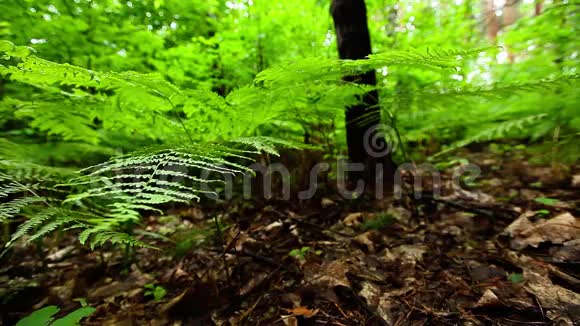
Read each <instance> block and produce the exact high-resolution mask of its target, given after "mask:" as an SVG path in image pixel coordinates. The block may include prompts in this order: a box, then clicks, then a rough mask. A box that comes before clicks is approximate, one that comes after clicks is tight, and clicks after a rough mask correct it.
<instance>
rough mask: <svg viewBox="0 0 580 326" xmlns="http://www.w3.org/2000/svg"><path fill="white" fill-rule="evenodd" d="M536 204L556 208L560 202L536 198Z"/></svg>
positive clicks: (552, 199)
mask: <svg viewBox="0 0 580 326" xmlns="http://www.w3.org/2000/svg"><path fill="white" fill-rule="evenodd" d="M534 201H535V202H536V203H540V204H544V205H548V206H556V205H558V204H560V201H559V200H557V199H554V198H546V197H538V198H536V199H534Z"/></svg>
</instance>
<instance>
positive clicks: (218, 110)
mask: <svg viewBox="0 0 580 326" xmlns="http://www.w3.org/2000/svg"><path fill="white" fill-rule="evenodd" d="M366 2H367V7H368V18H369V29H370V31H371V39H372V42H373V52H374V53H378V54H376V55H373V56H371V57H370V58H369V60H365V61H363V62H339V61H338V60H336V59H335V58H336V57H337V54H336V52H337V51H336V45H335V37H334V33H333V30H332V19H331V17H330V15H329V14H328V12H329V2H328V1H319V0H304V1H291V2H288V1H279V0H273V1H267V2H265V1H258V0H235V1H234V0H231V1H222V0H210V1H183V0H153V1H134V2H132V1H117V0H99V1H96V0H75V1H68V0H62V1H58V0H49V1H42V0H25V1H4V2H2V4H0V12H2V17H1V18H0V38H2V39H4V41H1V42H0V55H1V58H0V64H1V65H0V75H1V78H2V79H1V80H0V98H1V102H0V116H1V120H0V124H1V125H2V131H1V134H0V136H1V138H0V155H1V157H2V165H1V168H2V171H3V173H4V174H3V175H2V177H1V178H2V182H3V190H2V192H1V193H0V195H1V196H3V197H4V198H5V199H6V202H5V203H3V204H2V206H1V207H0V209H1V212H2V216H1V218H2V221H9V220H11V219H14V218H15V217H16V216H20V215H22V214H24V215H26V216H28V217H29V219H28V220H27V222H26V223H25V224H24V225H23V226H22V227H21V228H20V230H19V231H18V232H16V233H15V234H14V236H13V237H12V240H15V239H16V238H18V237H20V236H22V235H24V234H26V233H31V230H33V229H36V233H33V234H36V236H34V237H33V239H34V238H35V237H39V236H42V235H44V234H46V233H48V232H50V231H52V230H55V229H58V228H63V227H68V228H81V229H83V230H84V231H83V233H81V241H83V242H84V241H86V240H88V239H89V238H91V237H94V238H91V239H92V242H93V243H94V244H96V245H99V244H102V243H104V242H105V241H113V242H120V243H133V242H132V241H133V240H131V238H128V237H126V236H125V235H124V233H122V232H121V233H119V232H118V231H119V228H121V226H123V227H125V226H126V225H127V223H129V224H130V223H137V222H138V221H139V216H140V214H141V211H142V210H155V209H156V208H155V207H153V206H155V205H158V204H163V203H167V202H175V201H189V200H194V199H196V198H197V197H198V195H196V193H197V192H198V191H200V187H199V185H197V186H192V184H188V183H187V181H184V180H190V181H192V182H199V180H196V179H195V178H194V177H192V175H195V173H197V172H199V171H202V170H210V171H214V172H221V173H224V172H225V173H234V174H235V173H240V172H243V171H245V170H244V163H243V162H247V160H248V159H251V158H252V157H253V156H252V155H253V153H255V152H256V151H258V152H260V151H266V152H268V153H271V154H275V153H276V152H275V150H274V147H275V145H277V144H278V145H279V144H281V143H283V144H284V145H292V146H295V145H297V144H298V143H303V142H304V140H307V142H308V143H309V144H308V145H315V146H318V147H322V148H324V149H325V150H326V151H327V152H329V153H330V154H340V153H344V151H345V135H344V116H343V108H344V107H345V106H346V105H348V104H352V103H354V102H355V101H356V99H357V97H356V95H358V94H361V93H363V92H365V91H368V88H364V87H360V86H356V85H350V84H348V83H344V82H343V81H342V80H341V75H342V74H344V73H346V72H349V71H353V70H365V69H367V70H368V69H376V70H377V75H378V77H379V78H378V81H379V83H378V86H377V88H378V90H379V92H380V95H381V107H382V109H383V110H384V112H385V114H384V115H383V116H384V118H385V122H386V123H389V124H391V123H395V124H396V126H397V128H398V130H399V132H400V134H401V136H402V141H403V143H404V145H405V147H406V148H410V149H411V150H409V151H407V152H408V153H409V154H410V155H411V157H412V158H413V159H417V160H423V159H429V158H430V159H438V157H441V156H440V155H441V154H443V153H450V152H451V153H452V151H453V150H454V149H456V148H458V147H463V146H466V145H469V144H471V143H474V142H480V141H488V140H499V139H519V140H522V141H525V142H527V143H529V144H533V145H534V146H537V147H538V148H543V147H544V148H546V147H547V148H549V149H550V153H551V155H550V157H548V158H547V159H548V160H551V161H552V162H555V161H558V162H560V161H562V162H574V161H576V160H577V159H578V153H580V151H579V148H578V146H579V145H578V142H577V141H576V139H577V137H578V133H579V132H580V120H579V119H580V117H579V116H578V114H577V108H578V107H579V104H580V103H579V102H580V99H579V97H578V95H577V93H576V92H575V88H576V87H577V81H578V77H577V76H578V75H577V74H578V71H577V69H578V51H579V47H578V41H577V37H576V35H578V26H579V24H578V14H577V11H578V5H577V4H574V3H571V2H563V1H558V0H553V1H541V0H539V1H538V0H536V1H529V0H521V1H508V2H505V1H497V0H496V1H492V0H484V1H474V0H456V1H434V0H429V1H428V0H418V1H410V0H409V1H406V0H367V1H366ZM264 136H266V137H267V138H264ZM282 139H283V140H284V141H281V140H282ZM542 146H543V147H542ZM135 151H137V152H135ZM128 153H131V154H128ZM396 154H397V155H399V158H400V159H403V157H402V155H401V152H398V153H396ZM438 155H439V156H438ZM103 162H105V163H103ZM178 166H186V167H187V168H188V171H187V172H179V171H181V170H179V169H177V170H175V169H172V167H178ZM83 168H86V169H85V170H82V171H81V173H80V175H79V174H78V173H77V172H76V171H77V170H79V169H83ZM162 171H163V172H162ZM168 171H171V172H168ZM192 171H195V173H192ZM113 172H114V173H113ZM168 175H170V176H171V177H175V178H177V177H178V178H179V182H177V181H172V180H174V179H171V180H169V181H167V180H168V179H167V176H168ZM160 176H165V177H164V178H165V179H164V178H163V177H160ZM79 178H80V179H79ZM122 179H130V180H131V181H127V180H122ZM143 180H146V181H143ZM175 180H176V179H175ZM213 181H216V182H218V180H211V182H213ZM94 183H99V184H100V186H98V187H95V186H94ZM113 183H115V186H114V187H113V186H112V184H113ZM119 183H120V185H119ZM87 184H91V185H92V186H91V187H88V186H87ZM113 188H114V189H113ZM111 192H114V195H115V196H113V197H109V198H103V197H104V196H102V194H111ZM99 194H101V196H99ZM151 205H153V206H151ZM12 240H11V241H12ZM7 241H8V240H7ZM11 241H8V242H11Z"/></svg>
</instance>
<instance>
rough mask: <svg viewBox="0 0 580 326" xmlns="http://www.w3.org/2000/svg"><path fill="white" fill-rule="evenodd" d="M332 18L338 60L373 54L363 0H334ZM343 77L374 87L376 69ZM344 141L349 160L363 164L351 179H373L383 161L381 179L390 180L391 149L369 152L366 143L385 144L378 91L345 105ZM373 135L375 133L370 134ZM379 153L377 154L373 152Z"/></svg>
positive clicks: (355, 58)
mask: <svg viewBox="0 0 580 326" xmlns="http://www.w3.org/2000/svg"><path fill="white" fill-rule="evenodd" d="M331 12H332V18H333V20H334V27H335V30H336V40H337V45H338V54H339V57H340V59H348V60H357V59H365V58H366V57H367V56H368V55H370V54H371V53H372V50H371V39H370V35H369V29H368V24H367V10H366V5H365V2H364V0H334V1H333V2H332V7H331ZM344 80H345V81H347V82H352V83H356V84H361V85H370V86H376V84H377V79H376V75H375V71H374V70H371V71H368V72H365V73H362V74H358V75H350V76H345V77H344ZM345 117H346V121H345V122H346V140H347V147H348V155H349V160H350V162H351V163H363V164H365V167H366V169H365V170H366V172H364V171H363V172H361V171H352V172H351V174H350V179H351V181H356V180H358V179H361V177H363V178H364V179H366V180H367V181H371V180H374V179H375V177H376V176H377V173H380V172H381V171H375V167H376V164H373V163H383V164H384V168H385V170H384V172H383V173H384V174H383V175H384V179H385V180H387V181H388V180H391V179H392V176H393V175H394V171H395V164H394V163H393V160H392V157H391V153H390V151H388V150H386V151H383V152H380V153H378V152H375V151H374V150H373V151H372V153H369V150H368V149H369V148H368V147H369V145H371V144H370V143H369V141H370V139H371V138H372V141H373V142H376V143H375V144H379V146H384V147H385V148H386V147H388V146H387V144H386V143H385V142H386V140H385V138H384V136H383V135H382V134H380V130H379V128H377V127H378V124H379V123H380V121H381V109H380V105H379V94H378V92H377V91H376V90H371V91H369V92H367V93H365V94H364V95H363V96H362V99H361V101H360V103H359V104H356V105H352V106H349V107H347V108H346V114H345ZM371 134H374V135H371ZM375 154H378V155H375Z"/></svg>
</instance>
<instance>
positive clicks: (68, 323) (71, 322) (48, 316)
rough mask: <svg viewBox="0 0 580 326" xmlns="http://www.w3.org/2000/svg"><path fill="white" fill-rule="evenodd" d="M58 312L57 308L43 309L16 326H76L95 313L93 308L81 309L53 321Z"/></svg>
mask: <svg viewBox="0 0 580 326" xmlns="http://www.w3.org/2000/svg"><path fill="white" fill-rule="evenodd" d="M59 311H60V308H59V307H57V306H48V307H44V308H42V309H39V310H36V311H35V312H33V313H31V314H30V315H28V316H27V317H25V318H23V319H21V320H20V321H19V322H18V323H17V324H16V326H43V325H46V326H76V325H79V322H80V321H81V319H83V318H85V317H87V316H89V315H90V314H92V313H93V312H95V308H92V307H82V308H79V309H77V310H75V311H73V312H71V313H70V314H68V315H66V316H64V317H63V318H61V319H57V320H54V317H53V316H54V315H56V313H58V312H59Z"/></svg>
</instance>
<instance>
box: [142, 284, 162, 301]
mask: <svg viewBox="0 0 580 326" xmlns="http://www.w3.org/2000/svg"><path fill="white" fill-rule="evenodd" d="M145 288H146V289H147V291H145V296H151V297H153V301H159V300H161V299H163V297H165V295H166V294H167V290H165V289H164V288H163V287H162V286H159V285H155V284H152V283H150V284H145Z"/></svg>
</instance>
